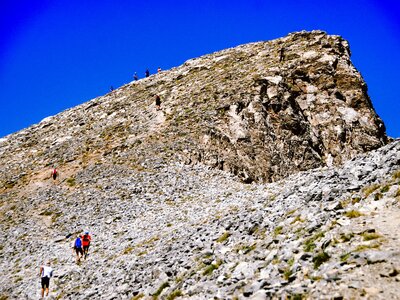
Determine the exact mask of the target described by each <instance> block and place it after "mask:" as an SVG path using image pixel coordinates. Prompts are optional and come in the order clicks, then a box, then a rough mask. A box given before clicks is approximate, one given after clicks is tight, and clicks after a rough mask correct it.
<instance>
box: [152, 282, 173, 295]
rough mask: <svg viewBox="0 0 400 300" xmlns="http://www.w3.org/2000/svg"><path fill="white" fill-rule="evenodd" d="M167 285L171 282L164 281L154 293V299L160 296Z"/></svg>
mask: <svg viewBox="0 0 400 300" xmlns="http://www.w3.org/2000/svg"><path fill="white" fill-rule="evenodd" d="M167 287H169V283H168V282H164V283H163V284H162V285H161V286H160V287H159V288H158V290H157V291H156V292H155V293H154V294H153V299H157V297H158V296H160V295H161V293H162V291H163V290H164V289H166V288H167Z"/></svg>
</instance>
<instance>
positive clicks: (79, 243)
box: [72, 235, 83, 263]
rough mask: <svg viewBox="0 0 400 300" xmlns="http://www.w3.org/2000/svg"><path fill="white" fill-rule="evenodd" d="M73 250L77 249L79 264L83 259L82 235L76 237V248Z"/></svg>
mask: <svg viewBox="0 0 400 300" xmlns="http://www.w3.org/2000/svg"><path fill="white" fill-rule="evenodd" d="M72 248H73V249H75V253H76V262H77V263H79V262H80V261H81V258H82V257H83V249H82V240H81V236H80V235H78V236H77V237H76V240H75V242H74V246H73V247H72Z"/></svg>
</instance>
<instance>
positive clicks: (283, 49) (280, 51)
mask: <svg viewBox="0 0 400 300" xmlns="http://www.w3.org/2000/svg"><path fill="white" fill-rule="evenodd" d="M284 59H285V47H282V48H281V49H280V50H279V62H283V60H284Z"/></svg>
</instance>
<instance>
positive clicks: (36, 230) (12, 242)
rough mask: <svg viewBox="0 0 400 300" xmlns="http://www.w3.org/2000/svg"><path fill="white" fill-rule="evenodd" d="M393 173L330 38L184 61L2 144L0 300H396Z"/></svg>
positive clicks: (345, 54)
mask: <svg viewBox="0 0 400 300" xmlns="http://www.w3.org/2000/svg"><path fill="white" fill-rule="evenodd" d="M156 94H158V95H160V97H161V99H162V105H161V108H162V109H161V110H156V108H155V106H154V95H156ZM399 164H400V140H392V139H390V138H388V137H387V136H386V134H385V127H384V125H383V123H382V121H381V120H380V119H379V117H378V116H377V115H376V113H375V111H374V109H373V107H372V104H371V101H370V99H369V97H368V94H367V87H366V84H365V82H364V81H363V79H362V77H361V75H360V74H359V73H358V72H357V70H356V69H355V68H354V67H353V65H352V64H351V61H350V50H349V47H348V44H347V42H346V41H344V40H343V39H342V38H340V37H338V36H329V35H327V34H326V33H324V32H321V31H313V32H300V33H294V34H290V35H289V36H287V37H284V38H281V39H277V40H274V41H269V42H259V43H253V44H248V45H242V46H239V47H236V48H232V49H227V50H224V51H221V52H217V53H213V54H210V55H206V56H203V57H200V58H197V59H193V60H189V61H187V62H186V63H185V64H183V65H182V66H180V67H177V68H173V69H171V70H169V71H164V72H161V73H159V74H156V75H153V76H150V77H149V78H146V79H142V80H140V81H137V82H132V83H130V84H128V85H125V86H123V87H121V88H120V89H117V90H115V91H113V92H112V93H110V94H107V95H105V96H103V97H99V98H96V99H94V100H92V101H89V102H87V103H84V104H82V105H80V106H77V107H75V108H72V109H69V110H67V111H65V112H62V113H60V114H58V115H56V116H52V117H49V118H46V119H45V120H43V121H42V122H40V123H39V124H36V125H33V126H31V127H30V128H27V129H25V130H22V131H20V132H17V133H15V134H12V135H9V136H6V137H4V138H2V139H0V230H1V235H0V267H1V269H2V271H3V276H2V277H1V278H0V299H2V300H3V299H38V298H39V296H40V294H39V292H40V284H39V283H40V281H39V277H38V271H39V266H40V265H42V264H43V263H44V262H45V261H47V260H51V263H52V266H53V268H54V269H55V273H54V275H55V276H54V278H53V279H52V280H51V291H50V296H49V298H50V299H130V300H132V299H253V300H256V299H400V296H399V292H398V291H399V287H400V248H399V239H400V235H399V232H400V231H399V230H400V166H399ZM53 165H56V166H57V167H58V169H59V172H60V176H59V178H58V179H57V180H52V179H51V178H50V172H51V168H52V166H53ZM84 230H89V231H90V232H91V234H92V238H93V242H92V245H91V248H90V255H89V257H88V259H87V260H85V261H83V262H81V263H80V264H77V263H76V261H75V256H74V254H73V251H72V248H71V247H72V245H73V241H74V239H75V237H76V235H77V234H79V233H82V231H84Z"/></svg>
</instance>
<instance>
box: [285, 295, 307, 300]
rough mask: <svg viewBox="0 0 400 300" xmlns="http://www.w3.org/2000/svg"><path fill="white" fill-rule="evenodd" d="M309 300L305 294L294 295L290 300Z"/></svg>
mask: <svg viewBox="0 0 400 300" xmlns="http://www.w3.org/2000/svg"><path fill="white" fill-rule="evenodd" d="M303 299H307V295H303V294H292V295H290V296H289V300H303Z"/></svg>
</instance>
